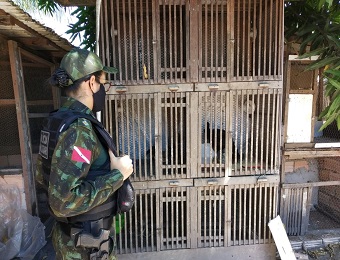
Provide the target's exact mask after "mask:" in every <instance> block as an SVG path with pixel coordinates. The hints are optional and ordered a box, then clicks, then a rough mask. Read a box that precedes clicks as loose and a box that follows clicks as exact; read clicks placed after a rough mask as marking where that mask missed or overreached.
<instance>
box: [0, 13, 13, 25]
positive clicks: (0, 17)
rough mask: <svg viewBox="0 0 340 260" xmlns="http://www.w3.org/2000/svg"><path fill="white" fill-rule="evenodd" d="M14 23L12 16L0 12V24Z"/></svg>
mask: <svg viewBox="0 0 340 260" xmlns="http://www.w3.org/2000/svg"><path fill="white" fill-rule="evenodd" d="M14 24H15V22H14V20H13V17H12V16H10V15H9V14H0V25H5V26H13V25H14Z"/></svg>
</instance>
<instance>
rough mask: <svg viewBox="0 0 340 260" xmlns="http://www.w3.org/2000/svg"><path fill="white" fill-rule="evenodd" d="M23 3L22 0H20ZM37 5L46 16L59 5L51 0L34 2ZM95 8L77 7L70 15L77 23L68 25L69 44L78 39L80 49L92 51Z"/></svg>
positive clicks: (54, 11) (94, 40) (58, 7)
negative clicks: (75, 18) (74, 17)
mask: <svg viewBox="0 0 340 260" xmlns="http://www.w3.org/2000/svg"><path fill="white" fill-rule="evenodd" d="M20 1H24V0H20ZM26 1H27V0H26ZM34 1H36V2H37V3H38V6H39V9H40V10H42V11H43V12H44V13H46V14H50V15H54V14H55V13H56V12H58V10H59V9H60V8H62V6H61V5H59V4H58V3H56V2H54V1H53V0H34ZM95 10H96V9H95V7H78V8H77V9H76V10H75V11H73V12H72V13H71V15H74V16H76V17H77V19H78V21H77V22H76V23H74V24H69V25H68V27H69V30H67V31H66V33H67V34H70V35H71V42H74V40H75V39H76V38H79V39H80V42H81V45H82V46H81V47H82V48H84V49H88V50H91V51H93V50H94V47H95V42H96V35H95V31H96V11H95Z"/></svg>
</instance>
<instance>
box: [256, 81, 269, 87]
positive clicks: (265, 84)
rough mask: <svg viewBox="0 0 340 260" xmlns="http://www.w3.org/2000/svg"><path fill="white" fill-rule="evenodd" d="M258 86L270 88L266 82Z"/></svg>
mask: <svg viewBox="0 0 340 260" xmlns="http://www.w3.org/2000/svg"><path fill="white" fill-rule="evenodd" d="M258 86H259V87H260V88H268V87H269V84H268V83H266V82H261V83H259V85H258Z"/></svg>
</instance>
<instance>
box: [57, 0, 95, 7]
mask: <svg viewBox="0 0 340 260" xmlns="http://www.w3.org/2000/svg"><path fill="white" fill-rule="evenodd" d="M55 2H57V3H58V4H61V5H63V6H94V5H96V0H56V1H55Z"/></svg>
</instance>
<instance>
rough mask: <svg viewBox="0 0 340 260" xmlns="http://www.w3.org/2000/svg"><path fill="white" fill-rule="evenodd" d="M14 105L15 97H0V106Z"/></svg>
mask: <svg viewBox="0 0 340 260" xmlns="http://www.w3.org/2000/svg"><path fill="white" fill-rule="evenodd" d="M4 105H6V106H8V105H15V99H0V106H4Z"/></svg>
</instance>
